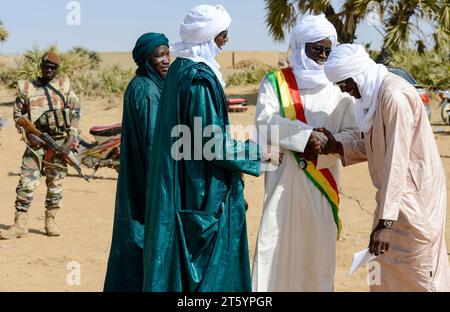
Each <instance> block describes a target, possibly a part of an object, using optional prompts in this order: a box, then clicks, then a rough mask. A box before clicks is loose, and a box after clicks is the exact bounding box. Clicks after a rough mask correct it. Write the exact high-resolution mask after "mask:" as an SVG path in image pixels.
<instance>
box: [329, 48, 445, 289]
mask: <svg viewBox="0 0 450 312" xmlns="http://www.w3.org/2000/svg"><path fill="white" fill-rule="evenodd" d="M325 73H326V75H327V77H328V79H329V80H330V81H332V82H336V83H337V84H338V85H339V87H340V88H341V90H342V92H347V93H349V94H351V95H352V96H354V97H355V98H356V99H357V100H356V110H357V121H358V124H359V126H360V128H361V130H362V131H363V132H364V140H354V141H353V142H348V141H347V142H339V141H340V139H339V138H336V142H335V143H336V144H333V146H334V147H336V148H335V150H334V152H339V153H340V154H341V155H342V157H341V158H342V161H343V163H344V165H345V166H347V165H351V164H354V163H357V162H361V161H365V160H368V163H369V171H370V176H371V178H372V182H373V184H374V186H375V187H376V189H377V195H376V202H377V207H376V209H375V213H374V222H373V228H372V233H371V235H370V242H369V249H370V251H371V252H373V253H374V254H375V255H376V256H377V258H376V259H375V261H377V262H378V263H379V264H380V270H379V271H378V272H374V274H380V275H379V276H377V278H376V279H375V280H377V281H379V283H373V284H372V285H371V290H372V291H449V290H450V268H449V263H448V258H447V248H446V244H445V235H444V232H445V217H446V186H445V174H444V170H443V166H442V161H441V159H440V156H439V151H438V148H437V145H436V142H435V140H434V135H433V131H432V129H431V126H430V123H429V121H428V118H427V114H426V111H425V109H424V106H423V104H422V101H421V99H420V97H419V95H418V94H417V92H416V90H415V88H414V87H413V86H411V85H410V84H409V83H408V82H407V81H405V80H404V79H402V78H400V77H398V76H396V75H394V74H391V73H389V72H388V71H387V69H386V67H384V66H383V65H381V64H375V62H374V61H372V60H371V59H370V57H369V55H368V54H367V53H366V51H365V50H364V48H363V47H362V46H360V45H354V44H343V45H340V46H338V47H336V48H335V49H334V50H333V52H332V53H331V55H330V57H329V59H328V62H327V63H326V64H325ZM325 132H326V133H327V136H328V139H329V140H330V141H333V140H334V138H333V136H332V135H331V134H330V133H328V132H327V131H325Z"/></svg>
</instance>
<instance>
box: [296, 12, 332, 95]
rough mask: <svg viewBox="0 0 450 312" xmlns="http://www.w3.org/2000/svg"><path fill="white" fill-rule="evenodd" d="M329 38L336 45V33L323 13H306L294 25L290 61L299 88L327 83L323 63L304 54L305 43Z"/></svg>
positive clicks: (308, 87)
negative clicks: (318, 62)
mask: <svg viewBox="0 0 450 312" xmlns="http://www.w3.org/2000/svg"><path fill="white" fill-rule="evenodd" d="M327 38H328V39H330V40H331V43H332V47H334V46H336V42H337V33H336V29H335V28H334V26H333V24H331V23H330V22H329V21H328V20H327V19H326V18H325V15H323V14H321V15H306V16H304V17H302V19H301V20H300V22H299V23H298V24H297V25H296V26H295V27H294V29H293V30H292V33H291V39H290V46H291V50H292V55H291V57H290V62H291V64H292V68H293V70H294V74H295V76H296V79H297V82H298V84H299V87H300V88H301V89H312V88H316V87H319V86H325V85H327V84H328V83H329V81H328V80H327V78H326V76H325V73H324V71H323V65H319V64H317V63H316V62H315V61H314V60H312V59H310V58H309V57H308V56H306V53H305V44H306V43H312V42H317V41H320V40H323V39H327Z"/></svg>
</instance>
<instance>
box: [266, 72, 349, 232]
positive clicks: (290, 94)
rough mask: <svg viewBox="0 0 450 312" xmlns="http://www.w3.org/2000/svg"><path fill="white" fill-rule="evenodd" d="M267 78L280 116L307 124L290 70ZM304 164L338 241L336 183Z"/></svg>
mask: <svg viewBox="0 0 450 312" xmlns="http://www.w3.org/2000/svg"><path fill="white" fill-rule="evenodd" d="M267 78H268V80H269V82H270V84H271V85H272V88H273V89H274V91H275V92H276V93H277V96H278V101H279V102H280V108H281V115H282V116H283V117H285V118H289V119H290V120H296V119H297V120H300V121H301V122H303V123H307V122H306V117H305V110H304V107H303V103H302V99H301V97H300V91H299V88H298V85H297V81H296V80H295V76H294V73H293V72H292V69H291V68H290V67H287V68H283V69H281V70H279V71H276V72H273V71H272V72H269V74H268V75H267ZM294 156H295V159H296V160H297V162H298V163H299V164H300V162H304V161H305V160H303V159H302V158H301V156H300V154H299V153H294ZM306 164H307V165H306V167H305V168H304V169H303V172H304V173H305V174H306V176H307V177H308V178H309V179H310V180H311V182H312V183H313V184H314V185H315V186H316V187H317V188H318V189H319V191H320V192H321V193H322V195H323V196H325V198H326V199H327V200H328V202H329V203H330V206H331V209H332V212H333V218H334V222H335V223H336V226H337V229H338V239H339V237H340V234H341V229H342V224H341V221H340V220H339V200H340V199H339V190H338V187H337V183H336V181H335V180H334V177H333V175H332V174H331V172H330V170H329V169H317V168H316V165H317V163H316V162H313V161H309V160H308V161H306Z"/></svg>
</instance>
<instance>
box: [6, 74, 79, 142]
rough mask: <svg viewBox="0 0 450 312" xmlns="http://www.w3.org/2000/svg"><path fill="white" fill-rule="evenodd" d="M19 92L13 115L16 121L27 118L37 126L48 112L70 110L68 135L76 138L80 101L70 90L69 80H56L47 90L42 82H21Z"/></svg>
mask: <svg viewBox="0 0 450 312" xmlns="http://www.w3.org/2000/svg"><path fill="white" fill-rule="evenodd" d="M55 90H56V91H57V92H56V91H55ZM17 91H18V92H17V94H18V96H17V98H16V102H15V104H14V115H13V118H14V120H15V121H17V120H18V119H19V118H20V117H22V116H26V117H27V118H28V119H29V120H31V122H33V123H34V124H36V125H37V124H38V123H39V122H40V121H41V120H42V118H41V117H42V116H44V114H45V113H47V112H48V111H52V110H62V109H65V108H68V109H69V112H70V119H71V122H70V127H69V128H68V129H67V134H69V135H73V136H75V137H76V136H77V135H78V127H79V121H80V101H79V99H78V97H77V95H76V94H75V93H74V92H73V90H72V89H71V88H70V81H69V80H68V79H54V80H52V81H51V82H50V86H49V87H46V88H44V86H43V85H42V82H41V81H40V80H34V81H28V80H21V81H19V82H18V90H17ZM58 93H59V94H58ZM61 96H62V97H63V98H64V100H63V98H62V97H61Z"/></svg>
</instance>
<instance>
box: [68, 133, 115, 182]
mask: <svg viewBox="0 0 450 312" xmlns="http://www.w3.org/2000/svg"><path fill="white" fill-rule="evenodd" d="M121 132H122V124H115V125H111V126H100V127H92V128H91V129H90V130H89V133H90V134H92V135H93V136H94V138H95V141H90V140H89V139H87V138H85V137H83V136H82V135H78V137H77V140H76V142H75V146H74V148H73V151H74V154H75V157H76V158H77V159H78V161H79V163H80V164H81V165H82V166H83V167H86V168H88V169H92V170H93V171H92V174H91V175H89V176H88V178H89V179H91V178H93V177H94V176H95V174H96V173H97V170H98V169H100V168H104V167H107V168H112V169H114V170H116V172H117V173H119V167H120V141H121Z"/></svg>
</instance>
